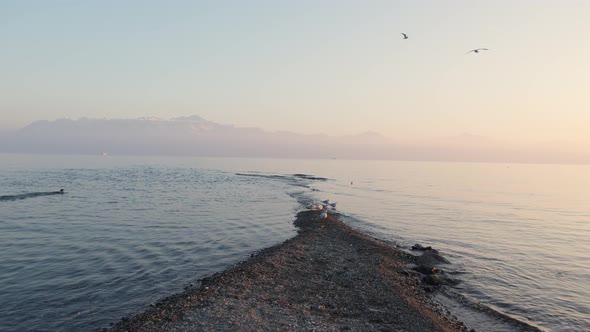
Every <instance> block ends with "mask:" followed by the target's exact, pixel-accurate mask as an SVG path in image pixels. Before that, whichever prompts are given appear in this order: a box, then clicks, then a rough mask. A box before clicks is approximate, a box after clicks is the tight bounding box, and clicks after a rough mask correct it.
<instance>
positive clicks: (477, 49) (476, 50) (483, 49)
mask: <svg viewBox="0 0 590 332" xmlns="http://www.w3.org/2000/svg"><path fill="white" fill-rule="evenodd" d="M479 51H489V50H488V49H487V48H476V49H474V50H471V51H469V52H467V53H465V54H469V53H471V52H473V53H479Z"/></svg>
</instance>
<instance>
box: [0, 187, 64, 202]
mask: <svg viewBox="0 0 590 332" xmlns="http://www.w3.org/2000/svg"><path fill="white" fill-rule="evenodd" d="M64 193H65V192H64V190H63V189H60V190H58V191H41V192H35V193H27V194H20V195H5V196H0V201H16V200H19V199H25V198H33V197H39V196H50V195H62V194H64Z"/></svg>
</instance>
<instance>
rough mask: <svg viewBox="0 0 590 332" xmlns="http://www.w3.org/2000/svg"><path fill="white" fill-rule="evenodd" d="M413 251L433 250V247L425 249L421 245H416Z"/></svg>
mask: <svg viewBox="0 0 590 332" xmlns="http://www.w3.org/2000/svg"><path fill="white" fill-rule="evenodd" d="M412 250H420V251H425V250H432V247H431V246H428V247H423V246H422V245H421V244H419V243H416V244H415V245H413V246H412Z"/></svg>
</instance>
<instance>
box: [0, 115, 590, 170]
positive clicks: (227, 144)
mask: <svg viewBox="0 0 590 332" xmlns="http://www.w3.org/2000/svg"><path fill="white" fill-rule="evenodd" d="M0 152H8V153H58V154H101V153H108V154H110V155H184V156H214V157H276V158H338V159H395V160H440V161H485V162H541V163H548V162H566V163H588V162H590V157H589V156H587V155H586V156H579V155H573V154H564V153H558V152H555V151H544V150H543V149H523V148H513V147H506V146H502V145H500V144H494V142H493V141H490V140H488V139H486V138H485V137H479V136H474V135H468V134H465V135H460V136H456V137H447V138H440V139H436V140H431V141H428V142H422V143H400V142H395V141H393V140H391V139H388V138H386V137H384V136H382V135H380V134H378V133H374V132H365V133H361V134H358V135H350V136H328V135H304V134H298V133H295V132H285V131H281V132H269V131H265V130H262V129H259V128H243V127H235V126H233V125H223V124H218V123H215V122H211V121H208V120H206V119H203V118H201V117H199V116H196V115H193V116H188V117H177V118H172V119H160V118H154V117H144V118H137V119H89V118H81V119H77V120H73V119H58V120H54V121H45V120H44V121H35V122H33V123H31V124H29V125H27V126H25V127H23V128H21V129H19V130H16V131H14V132H10V133H4V134H2V135H0Z"/></svg>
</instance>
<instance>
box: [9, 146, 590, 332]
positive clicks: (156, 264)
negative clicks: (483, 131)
mask: <svg viewBox="0 0 590 332" xmlns="http://www.w3.org/2000/svg"><path fill="white" fill-rule="evenodd" d="M236 172H250V173H256V174H261V175H272V174H278V175H287V176H286V177H283V178H266V177H259V176H257V177H248V176H238V175H236V174H235V173H236ZM295 173H305V174H313V175H317V176H323V177H327V178H330V180H329V181H309V180H304V179H301V178H297V177H294V176H292V174H295ZM351 182H352V184H351ZM305 185H309V186H311V188H313V189H316V190H318V191H312V190H311V189H310V188H305V187H302V186H305ZM589 187H590V168H589V167H588V166H561V165H507V164H478V163H422V162H394V161H340V160H280V159H279V160H269V159H230V158H228V159H210V158H157V157H151V158H148V157H145V158H138V157H136V158H124V157H106V158H105V157H94V156H86V157H82V156H22V155H0V196H11V197H3V198H1V199H0V330H3V331H4V330H5V331H13V330H18V331H27V330H38V329H44V330H56V331H79V330H97V329H99V328H100V327H105V326H108V324H109V323H110V322H113V321H116V320H118V319H119V318H120V317H122V316H125V315H128V314H131V313H134V312H137V311H138V310H141V309H143V308H145V307H146V306H147V305H149V304H150V303H154V302H155V301H156V300H157V299H158V298H161V297H163V296H166V295H170V294H172V293H174V292H177V291H180V290H182V288H183V287H184V286H186V285H188V284H189V283H191V282H195V280H197V279H199V278H201V277H203V276H205V275H208V274H211V273H214V272H218V271H221V270H223V269H225V268H226V267H228V266H230V265H231V264H234V263H236V262H238V261H240V260H243V259H245V258H247V257H249V255H250V253H252V252H254V251H256V250H259V249H261V248H264V247H267V246H270V245H273V244H276V243H279V242H281V241H283V240H285V239H287V238H289V237H291V236H293V235H294V234H295V230H294V228H293V225H292V220H293V219H294V214H295V213H296V211H297V210H298V209H300V208H301V206H300V205H299V204H298V203H297V200H296V199H295V198H294V197H296V196H297V195H304V196H307V197H313V198H316V199H322V200H323V199H330V200H331V201H337V202H338V209H339V211H340V212H341V213H343V214H344V215H345V219H346V220H347V221H348V222H349V223H350V224H351V225H353V226H354V227H357V228H360V229H362V230H364V231H366V232H369V233H371V234H373V235H375V236H377V237H380V238H382V239H384V240H389V241H395V242H397V243H399V244H401V245H403V246H406V247H409V246H411V245H412V244H414V243H416V242H419V243H422V244H424V245H432V246H433V247H435V248H437V249H439V250H441V251H442V253H443V254H444V255H445V256H446V257H447V258H449V259H450V260H451V261H452V263H453V264H452V265H451V266H450V267H449V268H448V269H449V270H452V271H458V272H462V274H460V275H459V278H460V279H461V280H462V281H463V282H462V283H461V284H460V285H459V286H458V288H456V289H452V290H451V292H456V293H459V294H461V295H462V296H465V297H467V298H468V299H470V300H471V301H473V302H476V303H480V304H483V305H486V306H488V307H490V308H492V309H495V310H497V311H498V312H501V313H503V314H507V315H510V316H512V317H514V318H517V319H519V320H521V321H524V322H528V323H530V324H531V325H536V326H539V327H541V328H543V329H546V330H554V331H587V330H588V327H589V326H590V286H587V283H588V282H587V280H590V255H589V254H588V252H590V241H588V239H589V238H590V205H589V204H588V202H589V201H590V191H589V190H587V188H589ZM60 188H64V189H65V191H66V193H65V194H64V195H43V196H31V197H29V196H26V195H27V194H30V193H40V192H50V191H54V190H59V189H60ZM19 195H20V196H19ZM23 195H24V196H23ZM476 327H477V326H476ZM479 330H489V331H492V330H498V331H501V330H508V328H507V327H506V325H498V326H495V325H493V324H488V325H484V326H479Z"/></svg>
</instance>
